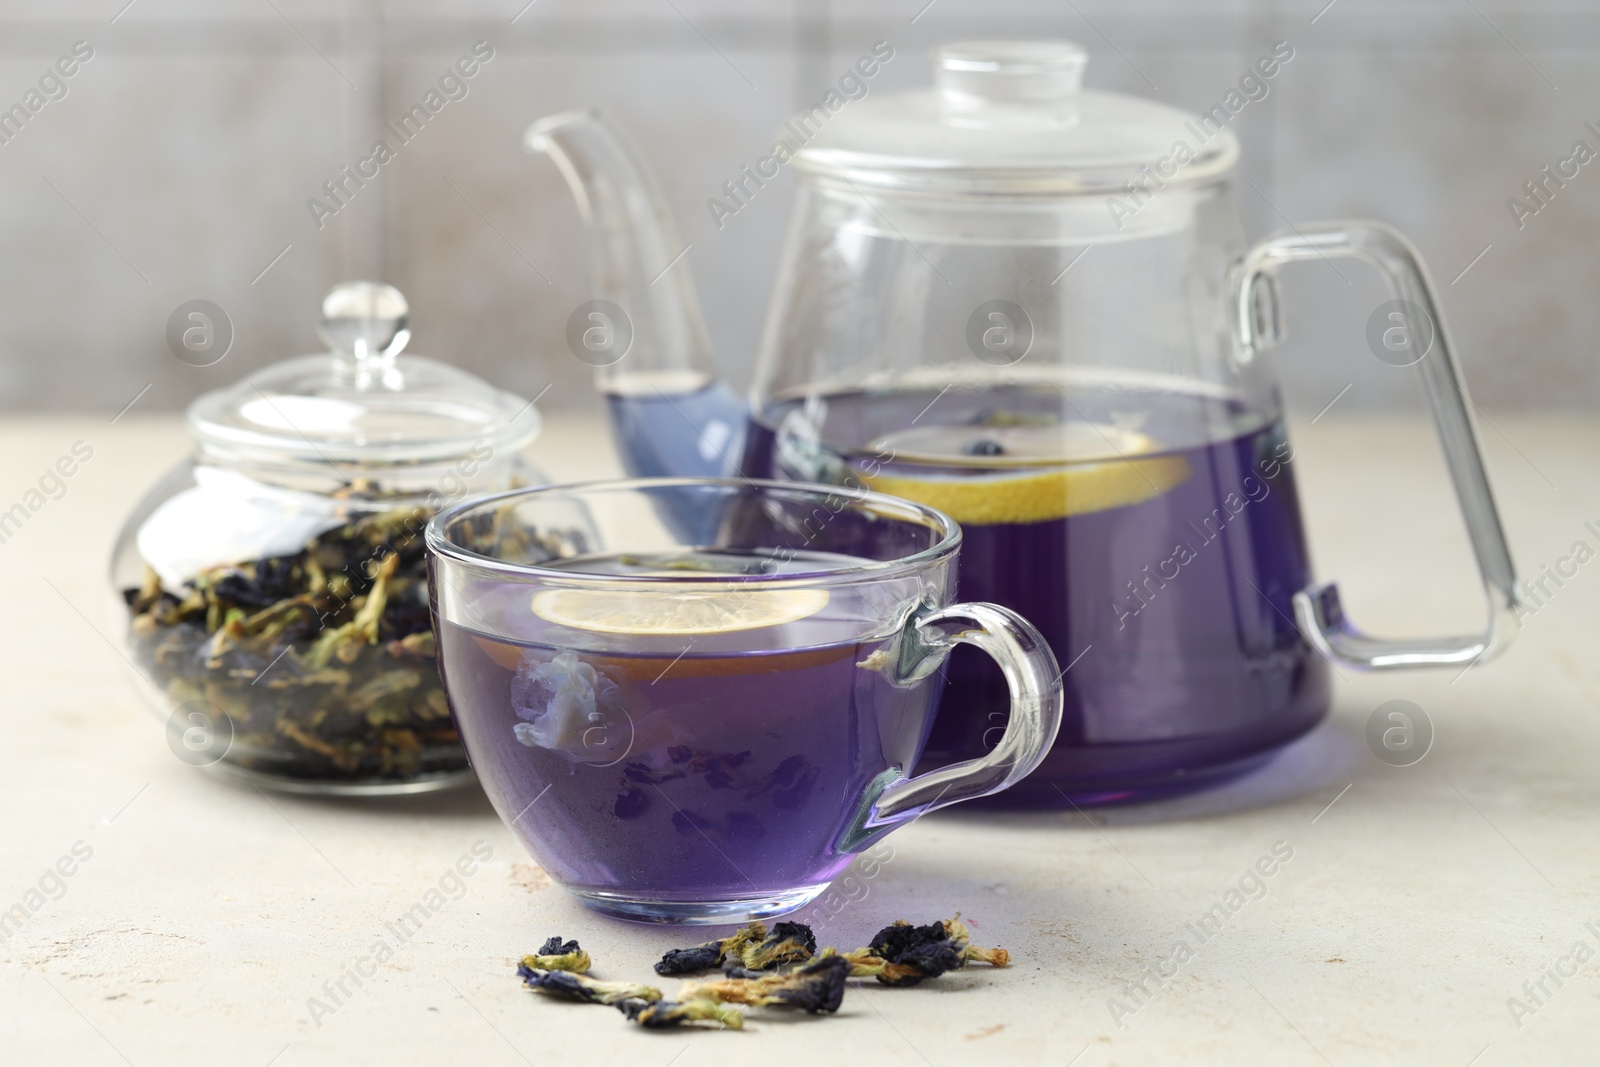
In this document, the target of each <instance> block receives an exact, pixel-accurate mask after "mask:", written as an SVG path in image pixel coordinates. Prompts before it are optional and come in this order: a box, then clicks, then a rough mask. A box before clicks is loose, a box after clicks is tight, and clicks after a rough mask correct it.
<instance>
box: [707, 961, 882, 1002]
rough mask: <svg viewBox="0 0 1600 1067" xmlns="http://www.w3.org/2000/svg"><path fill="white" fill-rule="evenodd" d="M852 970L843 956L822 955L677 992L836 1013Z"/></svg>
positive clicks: (716, 998)
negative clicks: (802, 962)
mask: <svg viewBox="0 0 1600 1067" xmlns="http://www.w3.org/2000/svg"><path fill="white" fill-rule="evenodd" d="M851 969H852V968H851V964H850V961H849V960H847V959H845V958H844V957H843V956H823V957H821V958H819V959H814V960H812V961H811V962H809V963H807V964H805V965H803V966H800V967H796V968H793V969H792V970H789V971H785V972H783V973H781V974H767V975H761V976H760V977H755V978H750V977H737V978H723V979H722V980H720V981H715V982H694V983H691V984H689V985H686V986H684V987H683V989H682V990H681V991H680V992H679V994H678V995H679V996H680V997H682V998H683V999H684V1000H690V999H697V998H709V999H714V1000H722V1001H731V1002H733V1003H735V1004H749V1005H752V1006H754V1007H781V1008H798V1009H800V1010H802V1011H806V1012H809V1013H811V1014H816V1013H817V1012H824V1011H825V1012H835V1011H838V1010H839V1004H840V1002H841V1001H843V999H844V986H845V979H847V978H849V977H850V973H851Z"/></svg>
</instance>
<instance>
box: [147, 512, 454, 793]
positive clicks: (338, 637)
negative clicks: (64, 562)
mask: <svg viewBox="0 0 1600 1067" xmlns="http://www.w3.org/2000/svg"><path fill="white" fill-rule="evenodd" d="M364 488H365V487H363V486H353V487H351V488H350V489H349V490H348V495H349V496H351V497H352V498H354V497H355V496H357V495H359V493H360V492H361V491H362V490H363V489H364ZM430 514H431V512H429V511H428V510H427V509H424V508H400V509H395V510H390V511H385V512H381V513H377V514H372V515H368V516H366V517H363V518H359V519H356V520H355V521H352V522H350V523H348V524H346V525H344V526H341V527H338V528H336V529H333V530H330V531H327V532H325V533H322V534H320V535H319V536H317V537H315V538H313V539H312V540H311V541H310V542H308V543H307V544H306V546H305V547H304V548H303V549H302V550H301V551H299V552H297V553H294V554H293V555H288V556H281V557H272V558H268V559H259V560H253V561H245V562H238V563H231V564H227V565H223V566H217V567H211V568H209V569H206V570H203V571H201V572H200V573H199V574H197V575H195V576H194V577H193V578H191V579H189V580H188V581H186V582H184V583H183V585H182V587H181V588H180V589H178V590H177V591H171V590H168V589H166V588H164V587H163V585H162V582H161V580H160V578H159V577H158V576H157V575H156V574H155V572H154V571H153V570H151V571H148V573H147V576H146V580H145V583H144V584H143V585H142V586H141V587H138V588H130V589H126V590H124V593H123V595H124V598H125V600H126V601H127V604H128V607H129V609H130V611H131V613H132V619H131V622H130V631H131V644H132V651H133V655H134V658H135V660H136V661H137V662H138V664H139V665H140V666H141V667H142V668H144V670H146V671H147V672H148V673H149V674H150V675H151V676H152V678H153V679H154V680H155V681H156V682H157V683H158V684H159V685H160V686H161V687H162V689H164V690H165V692H166V695H167V696H168V697H169V698H171V699H172V700H174V701H177V702H185V701H190V700H205V701H207V702H209V703H211V704H213V705H215V706H216V707H218V708H220V709H221V710H222V712H224V713H225V714H226V715H227V716H228V718H229V719H230V720H231V721H232V723H231V724H232V727H233V730H232V735H233V739H234V740H233V746H232V749H231V750H230V751H229V753H228V756H227V759H228V760H229V761H230V762H232V763H235V764H238V765H239V766H241V767H244V768H247V769H250V770H255V771H259V772H263V773H266V774H270V775H274V776H280V777H289V778H296V779H307V780H317V781H359V780H363V779H406V778H412V777H417V776H422V775H429V774H436V773H449V772H456V771H460V770H463V769H464V768H465V767H466V756H465V753H464V752H463V750H462V747H461V741H460V738H459V736H458V735H457V734H456V731H455V727H454V725H453V724H452V723H451V721H450V709H449V706H448V704H447V703H446V701H445V695H444V689H443V687H442V685H441V683H440V680H439V673H438V670H437V668H436V667H435V665H434V654H435V653H434V641H433V631H432V623H431V618H430V615H429V606H428V579H427V559H426V553H425V550H424V545H423V536H422V534H423V529H424V528H425V526H426V524H427V521H428V518H429V517H430Z"/></svg>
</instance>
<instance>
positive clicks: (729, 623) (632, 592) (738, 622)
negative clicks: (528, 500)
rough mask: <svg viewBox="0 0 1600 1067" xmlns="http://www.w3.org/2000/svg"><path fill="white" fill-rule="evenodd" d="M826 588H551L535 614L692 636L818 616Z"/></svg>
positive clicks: (595, 628)
mask: <svg viewBox="0 0 1600 1067" xmlns="http://www.w3.org/2000/svg"><path fill="white" fill-rule="evenodd" d="M827 603H828V591H827V590H826V589H729V588H726V587H724V588H720V589H717V588H713V589H706V588H704V587H698V588H697V587H691V586H687V585H683V586H662V585H651V586H650V587H649V588H637V589H546V590H543V591H541V592H538V593H535V594H534V596H533V605H532V606H533V613H534V614H535V615H537V616H539V617H540V618H541V619H544V620H545V621H546V622H553V623H555V624H557V625H558V626H566V627H570V628H572V629H574V630H587V631H589V632H591V633H602V634H625V635H631V636H662V637H679V636H682V637H687V636H691V635H694V634H720V633H731V632H733V631H737V630H759V629H761V628H763V627H767V626H782V625H783V624H785V623H791V622H799V621H800V620H801V619H804V618H807V617H809V616H812V615H815V614H816V613H817V612H819V611H821V610H822V609H823V608H824V607H826V606H827Z"/></svg>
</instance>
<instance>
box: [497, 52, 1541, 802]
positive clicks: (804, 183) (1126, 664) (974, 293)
mask: <svg viewBox="0 0 1600 1067" xmlns="http://www.w3.org/2000/svg"><path fill="white" fill-rule="evenodd" d="M1085 58H1086V57H1085V53H1084V50H1083V49H1082V48H1081V47H1080V46H1079V45H1077V44H1075V43H1072V42H1068V41H981V42H971V43H964V44H955V45H948V46H945V47H943V48H940V49H939V50H938V51H937V53H936V65H937V69H936V75H935V78H936V84H935V86H934V87H933V88H932V89H931V90H926V91H921V92H912V93H908V94H901V95H874V96H872V97H870V98H868V99H864V100H859V101H853V102H845V103H842V105H841V107H840V108H837V109H834V110H835V111H837V113H834V111H830V110H829V109H828V108H826V107H824V106H819V107H818V108H815V109H813V111H812V112H810V113H808V114H805V115H802V116H799V117H797V118H796V119H795V120H793V121H791V122H790V123H787V124H786V125H785V127H784V130H783V132H782V139H781V140H780V141H778V142H777V143H776V144H775V145H774V149H773V154H772V155H771V156H768V157H763V158H762V160H760V161H758V162H757V164H756V168H755V170H754V171H752V172H750V173H749V174H748V175H747V176H746V178H745V179H742V180H744V181H745V185H744V191H745V192H746V193H747V194H748V193H751V192H753V191H754V188H755V185H756V184H759V182H760V180H761V179H762V178H770V177H771V176H773V175H774V174H775V173H776V169H777V167H778V166H780V165H785V164H787V165H789V166H792V167H793V168H794V169H795V171H796V174H797V177H798V179H799V180H798V186H799V189H798V196H797V202H796V205H795V208H794V213H793V218H792V222H791V226H790V229H789V234H788V239H787V243H786V245H785V247H784V250H783V253H782V259H781V266H780V268H779V272H778V277H777V282H776V286H775V291H774V294H773V298H772V303H771V307H770V309H769V312H768V316H767V321H766V327H765V331H764V336H763V340H762V344H761V349H760V354H759V357H758V361H757V365H756V368H755V373H754V382H753V386H752V389H751V395H750V403H749V406H748V408H747V409H746V408H744V407H743V406H741V405H739V404H738V402H737V401H736V399H735V398H734V397H733V395H732V394H731V393H730V392H729V390H728V389H727V388H726V387H725V386H724V385H722V384H720V383H718V382H717V381H716V380H715V379H714V376H713V374H712V370H711V368H712V363H711V357H710V349H709V345H708V343H707V340H706V333H705V328H704V325H703V323H702V321H701V317H700V313H699V308H698V305H697V303H696V299H695V295H694V292H693V288H692V283H691V280H690V277H689V272H688V269H687V267H686V266H685V265H684V264H683V262H682V261H681V259H677V260H675V259H674V257H677V256H679V254H680V249H682V247H683V246H682V244H681V242H680V240H679V239H678V238H677V236H676V234H675V232H674V227H673V225H672V223H671V220H670V219H669V218H668V217H667V216H666V214H665V213H664V212H663V210H662V208H661V197H660V194H659V192H658V191H657V189H656V187H655V184H654V182H653V181H652V180H651V178H650V176H649V174H648V173H647V171H646V169H645V168H644V167H643V166H642V164H641V163H640V162H639V160H638V158H637V157H636V156H635V155H634V153H633V152H632V151H631V149H629V147H628V146H627V144H626V142H625V141H624V140H622V139H621V138H620V137H619V136H618V135H617V133H616V131H615V130H614V129H613V128H612V127H610V126H609V125H608V124H607V123H606V122H605V121H604V120H602V119H601V118H600V117H599V116H598V115H596V114H595V113H594V112H592V111H589V112H569V113H566V114H563V115H557V116H553V117H551V118H548V119H545V120H542V121H540V122H538V123H535V124H534V125H533V126H532V127H530V128H529V131H528V136H527V144H528V147H529V148H530V149H532V150H536V151H544V152H547V153H548V154H549V155H550V156H551V157H552V158H553V159H554V161H555V162H556V163H557V164H558V166H559V167H560V169H561V171H562V173H563V174H564V175H565V176H566V178H567V180H568V183H569V184H570V186H571V188H572V191H573V193H574V194H575V195H576V197H577V198H578V201H579V204H580V207H581V209H582V211H583V214H584V217H585V219H586V221H587V223H588V225H589V228H590V231H591V233H592V234H593V238H594V241H593V247H594V263H595V296H596V298H597V299H596V300H595V301H592V302H591V304H592V305H593V307H592V308H590V312H589V313H590V315H591V320H592V321H593V322H594V323H596V324H598V325H597V328H596V330H595V331H594V332H593V334H586V335H585V336H586V337H591V336H592V337H594V338H598V339H599V340H600V341H603V342H605V343H604V344H597V345H596V346H595V348H594V350H593V351H592V353H591V355H592V358H590V360H589V361H590V362H593V363H595V364H596V366H597V367H598V368H599V370H598V374H597V378H598V384H599V387H600V388H601V390H602V391H603V392H604V393H605V394H606V396H607V400H608V403H609V405H610V409H611V412H612V416H613V420H614V426H615V432H616V436H617V439H618V442H619V445H620V447H621V451H622V453H623V455H624V459H625V462H626V464H627V465H628V466H629V468H630V470H631V471H632V472H633V473H636V474H686V475H687V474H706V473H708V472H712V471H720V472H723V473H727V474H730V475H739V476H745V477H750V478H757V477H782V478H791V479H796V480H801V481H807V482H824V483H832V484H838V485H844V486H859V487H864V488H871V489H875V490H879V491H884V492H888V493H892V494H895V495H898V496H902V497H905V498H909V499H912V500H916V501H918V502H921V503H925V504H929V505H931V506H933V507H936V508H939V509H941V510H943V511H945V512H946V513H948V514H949V515H951V516H952V517H953V518H955V519H956V520H957V521H959V522H960V524H961V526H962V529H963V534H964V537H965V546H964V548H963V550H962V558H961V569H960V576H959V583H960V594H961V595H962V596H963V597H968V598H975V599H980V600H990V601H995V602H998V603H1001V604H1004V605H1006V606H1008V607H1011V608H1013V609H1015V610H1016V611H1018V612H1020V613H1021V614H1023V615H1024V616H1026V617H1027V618H1028V619H1029V620H1030V621H1032V622H1033V623H1034V624H1035V625H1036V626H1037V627H1038V628H1039V629H1040V631H1042V632H1043V634H1044V635H1045V637H1046V638H1047V639H1048V640H1049V642H1050V644H1051V645H1052V647H1053V650H1054V652H1055V654H1056V657H1057V659H1058V660H1059V661H1060V662H1061V663H1062V664H1065V665H1066V668H1065V675H1064V679H1063V681H1064V683H1065V687H1066V711H1065V718H1064V719H1063V723H1062V728H1061V732H1060V735H1059V738H1058V740H1057V742H1056V745H1055V748H1054V750H1053V751H1052V753H1051V755H1050V756H1049V757H1048V758H1047V759H1046V760H1045V761H1044V763H1043V764H1042V765H1041V766H1040V767H1039V768H1038V770H1036V771H1035V772H1034V774H1033V775H1032V776H1031V778H1030V779H1029V780H1028V781H1027V782H1025V783H1023V784H1022V785H1021V786H1019V787H1016V788H1014V789H1013V790H1012V791H1011V792H1010V793H1009V794H1007V800H1008V801H1011V802H1016V801H1019V800H1020V801H1022V802H1024V803H1031V804H1041V805H1042V804H1061V803H1062V802H1063V801H1067V800H1070V801H1072V802H1075V803H1095V802H1107V801H1113V800H1122V799H1132V798H1139V797H1149V796H1158V795H1162V794H1164V793H1168V792H1172V791H1175V790H1182V789H1188V788H1193V787H1195V786H1198V785H1201V784H1204V783H1207V782H1212V781H1216V780H1219V779H1221V778H1223V777H1226V776H1229V775H1232V774H1235V773H1238V772H1239V771H1241V770H1244V769H1246V768H1248V767H1250V766H1252V765H1254V764H1255V763H1257V762H1259V761H1261V760H1263V759H1265V758H1267V757H1268V756H1270V755H1271V754H1272V753H1273V752H1274V751H1275V750H1276V749H1277V748H1278V747H1280V746H1282V745H1284V744H1286V743H1287V742H1289V741H1291V740H1293V739H1294V738H1296V737H1298V736H1300V735H1301V734H1303V733H1305V732H1306V731H1307V730H1309V729H1310V728H1311V727H1312V726H1313V725H1315V724H1316V723H1317V722H1318V721H1319V720H1320V719H1321V718H1322V716H1323V715H1324V714H1325V713H1326V711H1327V710H1328V706H1329V703H1330V699H1331V698H1330V687H1329V664H1330V663H1332V664H1334V665H1337V666H1342V667H1349V668H1356V669H1386V668H1393V667H1409V666H1450V667H1455V668H1457V669H1460V668H1462V667H1464V666H1466V665H1468V664H1470V663H1472V662H1474V661H1476V660H1478V659H1481V658H1484V657H1486V656H1487V655H1488V654H1490V653H1492V652H1494V651H1496V650H1497V649H1499V648H1500V647H1501V646H1502V645H1503V644H1504V643H1505V642H1506V641H1507V640H1508V639H1509V637H1510V636H1511V633H1512V631H1513V630H1514V625H1513V620H1514V615H1513V612H1514V609H1515V608H1516V606H1517V604H1518V587H1517V585H1516V580H1515V574H1514V570H1513V566H1512V561H1511V557H1510V552H1509V549H1508V547H1507V545H1506V542H1505V538H1504V535H1503V533H1502V530H1501V525H1500V521H1499V516H1498V513H1497V511H1496V508H1495V504H1494V499H1493V496H1492V494H1491V491H1490V488H1489V484H1488V481H1487V479H1486V476H1485V473H1484V468H1483V463H1482V459H1481V457H1480V455H1479V451H1478V446H1477V441H1476V437H1475V433H1474V429H1473V424H1472V420H1471V417H1470V414H1469V408H1470V404H1469V401H1468V400H1467V397H1466V389H1465V386H1464V384H1463V382H1462V381H1461V378H1460V374H1459V372H1458V370H1457V368H1456V365H1455V362H1454V359H1453V357H1452V355H1451V352H1450V346H1449V342H1448V340H1447V338H1446V336H1445V330H1444V324H1443V322H1442V320H1441V319H1440V317H1439V313H1438V309H1437V305H1436V302H1435V300H1434V297H1433V293H1432V287H1431V285H1430V282H1429V280H1428V276H1427V271H1426V269H1425V268H1424V266H1423V264H1422V263H1421V261H1420V260H1419V258H1418V256H1417V253H1416V251H1415V250H1414V249H1413V247H1412V246H1411V244H1410V243H1409V242H1408V241H1407V240H1406V239H1405V238H1404V237H1403V236H1402V235H1400V234H1399V233H1397V232H1396V231H1394V230H1393V229H1391V228H1389V227H1387V226H1385V225H1382V224H1380V223H1374V222H1333V223H1313V224H1305V225H1301V226H1299V227H1296V228H1293V229H1292V230H1291V231H1290V232H1288V233H1286V234H1284V235H1280V236H1277V237H1273V238H1271V239H1269V240H1266V241H1263V242H1261V243H1259V244H1256V245H1254V246H1250V245H1248V244H1247V243H1246V241H1245V239H1244V234H1243V232H1242V228H1241V225H1240V221H1239V217H1238V212H1237V209H1236V206H1235V203H1234V196H1233V186H1234V169H1235V164H1236V162H1237V159H1238V154H1239V151H1238V143H1237V141H1236V139H1235V137H1234V135H1233V133H1232V131H1231V130H1229V129H1228V128H1227V118H1228V116H1226V115H1220V116H1219V114H1218V113H1217V112H1213V113H1210V114H1208V115H1206V116H1204V117H1200V116H1195V115H1190V114H1187V113H1185V112H1183V111H1180V110H1177V109H1174V108H1171V107H1167V106H1165V105H1162V104H1157V103H1154V102H1151V101H1147V100H1142V99H1139V98H1135V97H1129V96H1123V95H1119V94H1114V93H1105V92H1096V91H1091V90H1086V89H1084V88H1083V87H1082V77H1083V70H1084V65H1085ZM1338 259H1355V260H1359V261H1362V262H1364V263H1366V264H1367V265H1369V266H1371V267H1372V268H1374V269H1375V270H1376V271H1377V272H1378V273H1379V275H1380V276H1381V278H1382V279H1383V281H1384V283H1385V284H1386V285H1387V287H1388V289H1389V292H1390V295H1391V297H1392V298H1393V305H1392V307H1393V311H1394V314H1393V315H1392V316H1391V317H1390V318H1389V319H1387V320H1382V321H1383V322H1384V323H1385V325H1386V326H1388V329H1387V330H1386V331H1380V332H1382V338H1381V340H1382V342H1383V345H1384V356H1383V358H1384V359H1385V360H1386V361H1387V362H1390V363H1414V364H1415V366H1416V367H1417V371H1418V373H1419V374H1420V375H1421V380H1422V384H1423V388H1424V393H1425V395H1426V397H1427V402H1428V405H1429V408H1430V410H1431V412H1432V414H1433V417H1434V419H1435V421H1436V423H1437V426H1438V431H1439V434H1440V437H1441V440H1442V442H1443V445H1444V449H1445V454H1446V459H1447V461H1448V464H1449V469H1450V473H1451V477H1452V480H1453V482H1454V485H1455V490H1456V493H1457V497H1458V499H1459V502H1460V505H1461V508H1462V512H1463V516H1464V518H1465V521H1466V526H1467V531H1468V534H1469V536H1470V538H1471V541H1472V545H1473V548H1474V551H1475V553H1476V558H1477V563H1478V567H1479V571H1480V573H1481V576H1482V579H1483V583H1484V587H1485V590H1486V593H1487V596H1488V602H1489V619H1488V622H1487V624H1486V625H1485V626H1484V627H1483V628H1482V629H1481V631H1480V632H1478V633H1475V634H1470V635H1467V636H1461V637H1446V638H1438V639H1428V640H1389V639H1383V638H1378V637H1372V636H1369V635H1367V634H1365V633H1363V632H1362V631H1360V630H1359V629H1357V628H1356V627H1355V626H1354V625H1352V624H1351V623H1350V621H1349V620H1348V619H1347V618H1346V617H1345V615H1344V611H1343V608H1342V606H1341V603H1340V599H1339V593H1338V587H1337V586H1336V585H1334V584H1332V583H1328V584H1318V583H1316V582H1315V581H1313V578H1312V574H1311V568H1310V563H1309V560H1308V558H1307V551H1306V543H1305V538H1304V535H1303V531H1302V526H1301V516H1300V508H1299V504H1298V501H1297V498H1296V491H1295V465H1294V456H1295V454H1294V450H1293V448H1292V447H1291V446H1290V443H1289V441H1288V438H1287V436H1286V434H1285V430H1284V422H1283V416H1282V407H1281V401H1280V398H1279V392H1278V388H1277V385H1276V382H1275V379H1274V375H1273V372H1272V367H1271V361H1270V358H1269V356H1268V352H1269V350H1270V349H1271V348H1272V347H1273V346H1274V344H1275V343H1276V342H1277V341H1278V340H1279V339H1280V336H1281V333H1280V325H1279V323H1280V309H1279V302H1278V296H1277V287H1276V283H1275V274H1276V271H1277V270H1278V269H1279V268H1280V267H1282V266H1284V265H1286V264H1288V263H1291V262H1294V261H1300V260H1322V261H1324V262H1328V263H1332V262H1333V261H1334V260H1338ZM586 307H589V305H586ZM596 309H598V310H596ZM613 319H615V320H616V321H612V320H613ZM624 342H626V343H624ZM1376 350H1377V349H1376V348H1375V351H1376ZM586 358H589V357H586ZM941 707H942V710H941V711H940V713H939V716H938V718H937V720H936V722H935V725H934V727H933V736H932V738H931V739H930V743H929V747H928V753H927V755H926V756H925V757H924V760H925V762H926V763H939V762H947V761H950V760H957V759H965V758H970V757H973V756H976V755H978V754H981V753H982V752H983V751H985V750H986V749H987V748H989V747H990V746H991V745H992V744H993V742H994V741H995V740H996V739H998V738H999V737H1001V736H1002V734H1003V732H1004V729H1003V728H1004V726H1005V711H1004V709H1005V707H1006V686H1005V683H1004V680H1003V679H1002V678H1001V677H1000V675H999V673H998V672H997V671H994V670H993V669H992V668H990V667H989V665H988V664H986V663H983V662H981V660H980V658H979V657H976V656H970V657H963V656H962V655H961V653H959V652H958V653H957V655H956V656H955V657H953V658H952V660H951V662H950V665H949V668H948V675H947V682H946V689H945V692H944V697H943V704H942V706H941Z"/></svg>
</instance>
